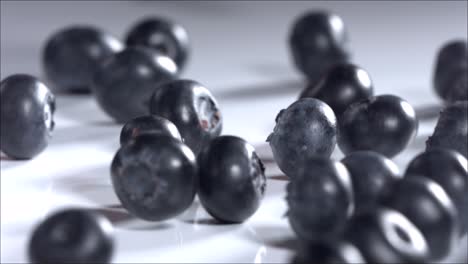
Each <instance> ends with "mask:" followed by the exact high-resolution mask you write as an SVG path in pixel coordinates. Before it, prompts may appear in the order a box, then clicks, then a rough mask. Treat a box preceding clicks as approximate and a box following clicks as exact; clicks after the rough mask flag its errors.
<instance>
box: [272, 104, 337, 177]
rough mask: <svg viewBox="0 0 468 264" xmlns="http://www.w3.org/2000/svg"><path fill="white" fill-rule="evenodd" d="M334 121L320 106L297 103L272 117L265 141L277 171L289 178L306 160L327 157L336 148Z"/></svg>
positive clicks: (324, 105) (293, 175) (330, 111)
mask: <svg viewBox="0 0 468 264" xmlns="http://www.w3.org/2000/svg"><path fill="white" fill-rule="evenodd" d="M336 130H337V128H336V117H335V114H334V113H333V110H332V109H331V108H330V107H329V106H328V105H327V104H325V103H324V102H322V101H320V100H317V99H314V98H303V99H299V100H298V101H296V102H295V103H293V104H292V105H290V106H289V107H288V108H287V109H286V110H281V111H280V112H279V114H278V116H277V117H276V126H275V128H274V130H273V133H271V134H270V135H269V136H268V138H267V141H268V142H269V143H270V147H271V150H272V152H273V156H274V158H275V161H276V162H277V163H278V166H279V168H280V169H281V170H282V171H283V172H284V173H285V174H286V175H287V176H289V177H290V178H293V177H295V176H296V174H298V173H299V172H298V170H299V169H300V168H302V166H303V165H304V163H307V162H308V160H307V157H310V156H322V157H326V158H328V157H330V155H331V154H332V152H333V150H334V149H335V145H336V134H337V131H336Z"/></svg>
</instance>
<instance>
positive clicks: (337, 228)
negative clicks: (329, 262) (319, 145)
mask: <svg viewBox="0 0 468 264" xmlns="http://www.w3.org/2000/svg"><path fill="white" fill-rule="evenodd" d="M303 166H304V167H303V168H302V173H301V174H298V175H296V177H294V178H292V179H291V181H290V182H289V184H288V186H287V198H286V199H287V202H288V206H289V211H288V216H289V223H290V224H291V227H292V229H293V230H294V231H295V233H296V234H297V236H298V237H299V238H301V239H303V240H307V241H321V240H328V241H330V240H333V239H336V238H337V237H339V236H340V235H341V232H342V231H343V229H344V228H345V226H346V224H347V222H348V220H349V218H350V217H351V215H352V213H353V208H354V198H353V190H352V184H351V178H350V175H349V172H348V170H347V169H346V167H345V166H344V165H343V164H342V163H341V162H336V161H332V160H329V159H326V158H321V157H315V158H309V160H308V162H307V163H306V164H304V165H303Z"/></svg>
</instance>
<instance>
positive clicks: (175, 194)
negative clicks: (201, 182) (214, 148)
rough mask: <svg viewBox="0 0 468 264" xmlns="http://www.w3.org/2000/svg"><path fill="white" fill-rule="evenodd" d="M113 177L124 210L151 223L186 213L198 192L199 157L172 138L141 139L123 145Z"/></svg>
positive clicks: (117, 156)
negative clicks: (197, 164) (196, 158)
mask: <svg viewBox="0 0 468 264" xmlns="http://www.w3.org/2000/svg"><path fill="white" fill-rule="evenodd" d="M111 175H112V184H113V186H114V191H115V193H116V194H117V197H118V198H119V200H120V201H121V203H122V206H123V207H124V208H125V209H127V210H128V211H129V212H130V213H131V214H133V215H135V216H136V217H139V218H141V219H144V220H147V221H163V220H167V219H169V218H172V217H174V216H176V215H178V214H180V213H182V212H183V211H184V210H185V209H187V208H188V207H189V206H190V205H191V204H192V202H193V200H194V198H195V193H196V189H197V166H196V162H195V156H194V154H193V152H192V151H191V150H190V149H189V148H188V147H187V146H185V145H184V144H183V143H182V142H181V141H180V140H177V139H175V138H173V137H171V136H164V135H161V136H148V135H141V136H140V137H137V138H136V139H135V140H134V141H132V142H131V143H129V144H126V145H123V146H122V147H121V148H120V149H119V151H118V152H117V154H116V155H115V157H114V160H113V161H112V165H111Z"/></svg>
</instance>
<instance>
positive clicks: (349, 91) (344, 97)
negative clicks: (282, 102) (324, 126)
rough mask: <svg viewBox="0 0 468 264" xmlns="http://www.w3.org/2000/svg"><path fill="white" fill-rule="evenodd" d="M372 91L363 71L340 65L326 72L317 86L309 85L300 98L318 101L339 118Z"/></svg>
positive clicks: (371, 86) (368, 78)
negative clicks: (349, 107) (350, 106)
mask: <svg viewBox="0 0 468 264" xmlns="http://www.w3.org/2000/svg"><path fill="white" fill-rule="evenodd" d="M373 90H374V88H373V85H372V81H371V78H370V77H369V74H368V73H367V72H366V71H365V70H364V69H362V68H360V67H358V66H356V65H353V64H349V63H340V64H337V65H335V66H332V67H331V68H330V69H329V70H328V71H326V72H325V74H324V75H323V76H322V78H321V79H320V81H319V82H318V83H317V84H315V83H309V85H308V86H307V87H306V88H305V89H304V90H303V91H302V94H301V98H304V97H315V98H317V99H320V100H322V101H323V102H325V103H327V104H328V105H329V106H330V107H331V108H332V109H333V111H334V112H335V114H336V115H337V116H340V115H341V114H342V113H343V112H344V111H345V110H346V108H347V107H348V106H349V105H351V104H353V103H355V102H358V101H361V100H364V99H367V98H369V97H371V96H372V95H373Z"/></svg>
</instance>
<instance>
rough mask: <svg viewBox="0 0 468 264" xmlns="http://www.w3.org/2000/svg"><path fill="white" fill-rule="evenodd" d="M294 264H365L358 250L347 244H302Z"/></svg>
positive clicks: (341, 242) (343, 242)
mask: <svg viewBox="0 0 468 264" xmlns="http://www.w3.org/2000/svg"><path fill="white" fill-rule="evenodd" d="M292 263H294V264H310V263H320V264H338V263H340V264H362V263H366V262H365V260H364V258H363V257H362V255H361V253H360V252H359V250H358V249H357V248H356V247H355V246H354V245H352V244H351V243H349V242H345V241H337V242H334V243H323V242H322V243H307V242H305V243H302V244H301V247H300V248H299V250H298V253H297V255H296V256H295V258H294V260H293V262H292Z"/></svg>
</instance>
